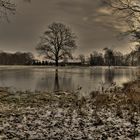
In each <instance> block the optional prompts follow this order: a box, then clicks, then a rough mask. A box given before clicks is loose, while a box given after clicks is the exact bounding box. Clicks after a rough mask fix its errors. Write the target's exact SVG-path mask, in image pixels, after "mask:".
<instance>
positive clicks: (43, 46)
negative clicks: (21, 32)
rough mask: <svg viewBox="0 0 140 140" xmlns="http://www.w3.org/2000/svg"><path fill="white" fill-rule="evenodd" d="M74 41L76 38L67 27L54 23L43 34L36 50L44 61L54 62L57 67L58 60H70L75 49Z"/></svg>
mask: <svg viewBox="0 0 140 140" xmlns="http://www.w3.org/2000/svg"><path fill="white" fill-rule="evenodd" d="M75 39H76V36H75V34H74V33H72V31H71V30H70V28H69V27H67V26H66V25H64V24H62V23H55V22H54V23H52V24H51V25H49V26H48V30H47V31H45V32H44V34H43V36H42V37H41V40H40V42H39V44H38V46H37V48H36V50H37V51H38V52H39V53H40V54H41V55H43V56H45V58H46V59H50V60H53V61H55V65H56V66H58V62H59V60H62V59H64V58H65V57H69V58H72V51H73V50H74V49H75V48H76V47H77V45H76V41H75Z"/></svg>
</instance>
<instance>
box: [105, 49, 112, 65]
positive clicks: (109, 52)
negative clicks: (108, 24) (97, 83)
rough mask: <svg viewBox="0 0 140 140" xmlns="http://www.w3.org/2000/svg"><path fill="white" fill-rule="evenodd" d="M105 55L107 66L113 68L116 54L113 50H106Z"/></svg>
mask: <svg viewBox="0 0 140 140" xmlns="http://www.w3.org/2000/svg"><path fill="white" fill-rule="evenodd" d="M104 51H105V54H104V59H105V64H106V65H107V66H109V67H110V66H113V65H114V62H115V59H114V52H113V51H112V50H111V49H108V48H104Z"/></svg>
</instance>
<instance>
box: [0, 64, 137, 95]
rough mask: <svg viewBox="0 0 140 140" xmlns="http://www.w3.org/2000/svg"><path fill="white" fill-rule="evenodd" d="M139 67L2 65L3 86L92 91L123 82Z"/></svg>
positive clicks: (45, 89)
mask: <svg viewBox="0 0 140 140" xmlns="http://www.w3.org/2000/svg"><path fill="white" fill-rule="evenodd" d="M138 70H139V69H138V68H134V67H116V68H111V69H108V68H107V67H60V68H58V70H56V68H55V67H32V66H28V67H27V66H26V67H25V66H1V67H0V87H10V88H13V89H15V90H22V91H26V90H31V91H35V90H37V91H51V92H52V91H54V90H55V91H56V90H64V91H70V92H71V91H75V90H77V89H79V88H80V89H81V91H82V92H85V93H89V92H91V91H93V90H100V89H101V87H102V86H104V87H106V88H107V87H110V86H111V85H112V83H116V85H118V86H122V85H123V83H125V82H128V81H131V80H135V79H136V78H137V72H138Z"/></svg>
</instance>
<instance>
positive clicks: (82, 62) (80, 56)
mask: <svg viewBox="0 0 140 140" xmlns="http://www.w3.org/2000/svg"><path fill="white" fill-rule="evenodd" d="M79 59H80V61H81V64H85V61H86V60H85V56H84V55H83V54H80V55H79Z"/></svg>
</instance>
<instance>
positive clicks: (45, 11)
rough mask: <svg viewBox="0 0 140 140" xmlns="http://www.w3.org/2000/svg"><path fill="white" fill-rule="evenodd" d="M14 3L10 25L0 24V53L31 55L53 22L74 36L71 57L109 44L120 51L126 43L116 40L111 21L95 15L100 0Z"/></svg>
mask: <svg viewBox="0 0 140 140" xmlns="http://www.w3.org/2000/svg"><path fill="white" fill-rule="evenodd" d="M15 1H16V2H17V13H16V15H15V16H12V17H10V19H11V23H6V22H3V23H1V24H0V50H1V49H3V50H9V51H11V50H12V51H20V50H21V51H31V52H33V51H34V52H35V47H36V44H37V42H38V41H39V37H40V36H41V34H42V33H43V32H44V30H46V29H47V26H48V24H50V23H51V22H53V21H59V22H63V23H66V24H67V25H69V26H70V27H71V28H72V30H73V31H74V32H75V33H76V34H77V36H78V40H77V42H78V46H79V48H78V50H77V51H76V52H75V54H78V53H90V52H91V51H93V50H95V49H97V50H102V48H103V47H105V46H112V45H113V44H115V45H114V46H115V47H118V48H119V49H121V48H122V44H123V43H125V44H127V42H126V41H125V42H124V41H118V40H117V38H116V35H117V34H118V33H119V32H120V31H119V30H118V29H117V28H115V26H114V24H115V23H113V22H114V21H113V22H111V21H112V19H111V18H108V17H105V16H103V15H102V14H101V13H99V12H98V9H99V8H100V6H102V5H101V4H102V3H101V0H41V1H40V0H33V1H32V2H31V4H29V3H23V2H22V1H19V0H15ZM97 19H98V21H97ZM125 48H126V45H125V46H124V48H123V49H122V50H124V49H125Z"/></svg>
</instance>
